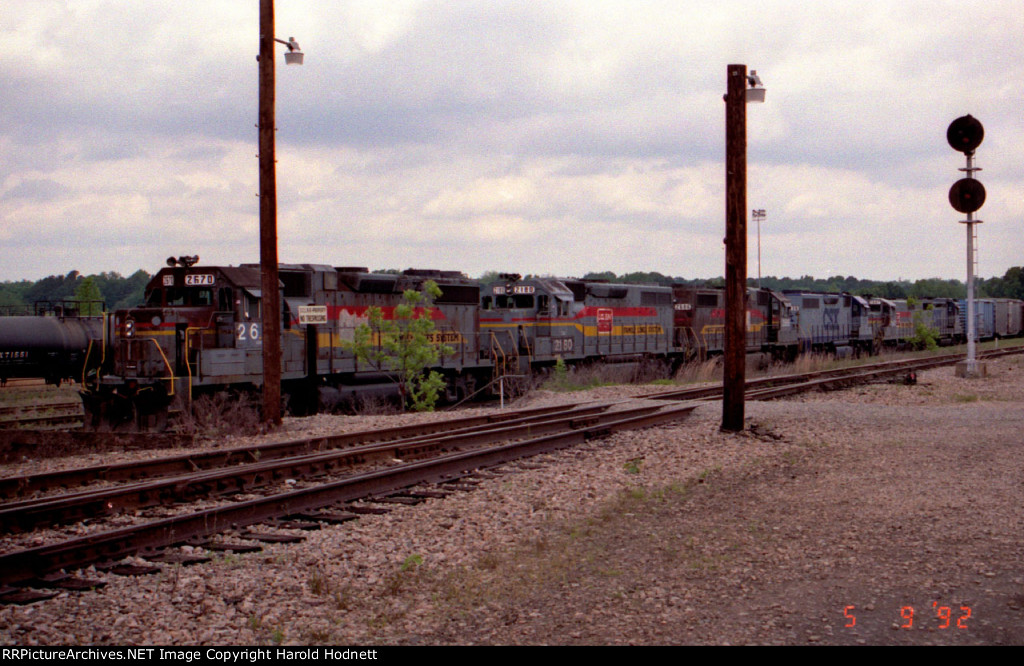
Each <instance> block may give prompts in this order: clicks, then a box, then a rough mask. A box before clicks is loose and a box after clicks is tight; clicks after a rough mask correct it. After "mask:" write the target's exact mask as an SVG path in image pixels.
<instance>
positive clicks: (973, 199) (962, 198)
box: [946, 114, 987, 377]
mask: <svg viewBox="0 0 1024 666" xmlns="http://www.w3.org/2000/svg"><path fill="white" fill-rule="evenodd" d="M984 138H985V128H984V127H983V126H982V124H981V122H980V121H979V120H978V119H977V118H974V117H973V116H971V115H970V114H968V115H966V116H961V117H960V118H957V119H956V120H954V121H953V122H952V123H950V124H949V128H948V129H947V130H946V141H948V142H949V145H950V146H952V148H953V150H957V151H960V152H961V153H963V154H964V156H965V157H966V159H967V165H966V166H965V167H964V168H962V169H960V171H963V172H964V173H965V176H964V177H963V178H961V179H960V180H958V181H956V182H955V183H953V186H952V187H950V188H949V203H950V205H951V206H953V208H954V209H955V210H956V211H957V212H960V213H966V214H967V219H966V220H960V223H961V224H966V225H967V360H966V361H964V362H962V363H958V364H957V366H956V376H957V377H979V376H985V374H987V372H986V366H985V364H984V363H978V361H977V358H976V350H975V340H976V338H977V323H976V321H975V316H974V311H975V307H974V273H975V269H976V268H977V263H978V257H977V249H976V248H975V243H976V241H977V235H976V234H977V231H976V230H975V228H974V225H975V224H981V222H982V221H981V220H975V219H974V213H975V212H977V210H978V209H979V208H981V207H982V205H984V203H985V186H984V185H982V184H981V181H979V180H977V179H975V177H974V172H975V171H981V169H980V168H979V167H976V166H974V151H975V150H976V149H977V148H978V146H980V145H981V142H982V140H983V139H984Z"/></svg>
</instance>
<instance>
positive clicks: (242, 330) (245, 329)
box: [236, 322, 260, 341]
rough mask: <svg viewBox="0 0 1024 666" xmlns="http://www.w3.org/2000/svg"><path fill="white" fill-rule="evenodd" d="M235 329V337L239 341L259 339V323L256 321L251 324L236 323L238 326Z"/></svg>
mask: <svg viewBox="0 0 1024 666" xmlns="http://www.w3.org/2000/svg"><path fill="white" fill-rule="evenodd" d="M236 330H237V332H238V335H237V336H236V337H237V338H238V340H239V341H243V340H259V339H260V325H259V324H258V323H256V322H253V323H251V324H238V328H237V329H236Z"/></svg>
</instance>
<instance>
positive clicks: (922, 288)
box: [583, 266, 1024, 300]
mask: <svg viewBox="0 0 1024 666" xmlns="http://www.w3.org/2000/svg"><path fill="white" fill-rule="evenodd" d="M583 279H584V280H603V281H606V282H625V283H633V284H660V285H665V286H670V285H673V284H687V285H694V286H707V287H724V286H725V278H721V277H719V278H712V279H710V280H705V279H686V278H681V277H671V276H667V275H663V274H661V273H657V272H653V273H643V272H635V273H624V274H622V275H616V274H615V273H613V272H611V271H603V272H599V273H596V272H592V273H587V274H586V275H584V276H583ZM758 282H759V280H758V279H757V278H748V279H747V286H749V287H757V286H759V285H758ZM760 286H761V287H764V288H765V289H773V290H775V291H785V290H788V289H795V290H801V291H819V292H828V293H842V292H848V293H851V294H854V295H857V296H877V297H879V298H889V299H907V298H917V299H921V298H967V285H966V284H965V283H963V282H961V281H960V280H946V279H942V278H928V279H924V280H914V281H913V282H911V281H910V280H861V279H858V278H856V277H854V276H852V275H850V276H847V277H843V276H841V275H839V276H835V277H829V278H815V277H814V276H811V275H804V276H801V277H799V278H790V277H782V278H780V277H775V276H768V277H762V278H761V279H760ZM974 288H975V295H976V296H977V297H978V298H1019V299H1022V300H1024V267H1020V266H1017V267H1014V268H1011V269H1009V270H1008V271H1006V274H1005V275H1003V277H992V278H988V279H975V282H974Z"/></svg>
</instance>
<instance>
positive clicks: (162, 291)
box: [146, 287, 214, 307]
mask: <svg viewBox="0 0 1024 666" xmlns="http://www.w3.org/2000/svg"><path fill="white" fill-rule="evenodd" d="M213 304H214V294H213V289H210V288H208V287H183V288H178V287H161V288H158V289H154V290H153V291H151V292H150V293H149V298H148V299H147V300H146V305H148V306H150V307H169V306H180V305H184V306H190V307H202V306H208V305H213Z"/></svg>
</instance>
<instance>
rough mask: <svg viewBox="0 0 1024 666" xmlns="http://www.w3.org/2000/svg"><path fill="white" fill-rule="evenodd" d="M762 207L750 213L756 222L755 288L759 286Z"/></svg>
mask: <svg viewBox="0 0 1024 666" xmlns="http://www.w3.org/2000/svg"><path fill="white" fill-rule="evenodd" d="M765 214H766V213H765V211H764V208H755V209H754V210H753V211H752V212H751V215H753V216H754V221H755V222H757V288H758V289H760V288H761V220H763V219H764V218H765Z"/></svg>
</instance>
